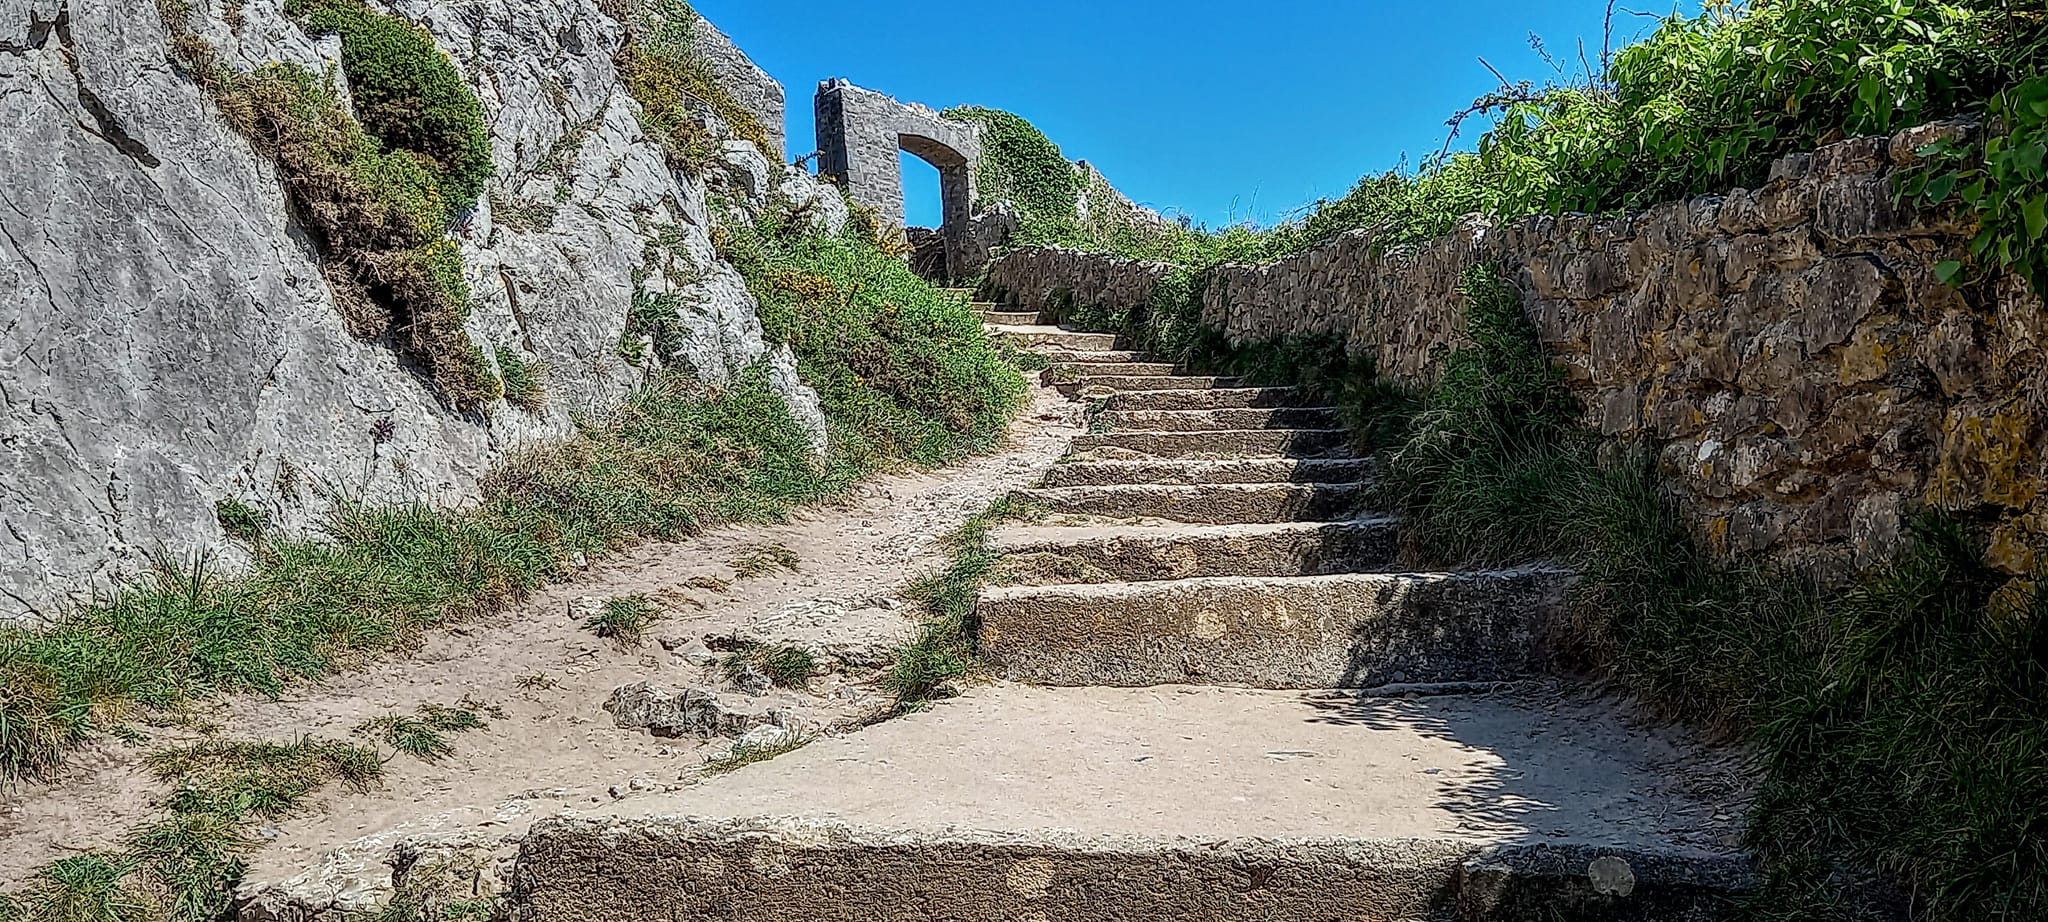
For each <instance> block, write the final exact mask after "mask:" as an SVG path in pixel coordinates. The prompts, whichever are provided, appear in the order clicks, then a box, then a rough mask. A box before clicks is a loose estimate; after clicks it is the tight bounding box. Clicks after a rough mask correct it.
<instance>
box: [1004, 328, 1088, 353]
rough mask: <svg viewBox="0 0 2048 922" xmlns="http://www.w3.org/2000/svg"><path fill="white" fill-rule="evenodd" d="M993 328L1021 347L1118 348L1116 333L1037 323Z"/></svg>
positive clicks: (1012, 343) (1084, 350)
mask: <svg viewBox="0 0 2048 922" xmlns="http://www.w3.org/2000/svg"><path fill="white" fill-rule="evenodd" d="M991 329H993V330H994V331H995V332H996V333H998V334H1000V335H1001V336H1002V337H1003V338H1004V339H1007V340H1009V342H1010V344H1011V345H1013V346H1016V347H1018V348H1020V349H1028V348H1031V347H1033V346H1053V347H1056V348H1060V349H1068V350H1072V351H1076V352H1099V351H1107V350H1110V349H1114V348H1116V334H1115V333H1076V332H1074V331H1072V330H1062V329H1060V328H1059V327H1049V326H1037V325H1031V326H998V327H992V328H991Z"/></svg>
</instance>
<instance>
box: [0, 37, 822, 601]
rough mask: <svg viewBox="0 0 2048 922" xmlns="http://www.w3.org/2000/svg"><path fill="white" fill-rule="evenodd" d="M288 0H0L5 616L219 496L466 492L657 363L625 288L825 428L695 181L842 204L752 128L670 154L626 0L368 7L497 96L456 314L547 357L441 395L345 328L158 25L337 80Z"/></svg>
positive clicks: (294, 237) (115, 561)
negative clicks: (637, 328) (683, 161)
mask: <svg viewBox="0 0 2048 922" xmlns="http://www.w3.org/2000/svg"><path fill="white" fill-rule="evenodd" d="M285 6H286V3H285V0H194V2H193V3H192V4H191V5H190V6H186V5H184V4H182V3H180V2H178V0H163V2H151V0H0V175H4V176H6V177H7V182H6V183H4V184H0V471H4V474H0V622H5V621H8V620H18V619H21V618H24V617H26V618H31V619H33V618H36V617H39V616H48V615H50V614H52V613H53V612H54V611H55V610H56V608H57V607H58V606H59V605H60V604H61V602H62V600H63V599H64V598H66V597H70V596H77V595H80V594H84V593H89V592H92V591H95V590H103V589H105V588H107V587H108V586H110V585H112V584H113V583H114V582H115V581H117V580H118V579H119V578H121V577H123V576H126V575H129V574H133V573H136V572H138V571H140V570H142V569H143V568H144V567H145V566H146V565H147V563H148V561H149V558H150V557H151V556H152V555H155V554H169V555H173V556H176V557H190V556H192V555H195V554H201V553H208V552H212V551H215V550H218V549H222V548H226V549H228V550H226V551H225V553H228V554H233V553H235V552H234V551H233V550H232V548H233V545H232V544H231V543H228V542H224V540H223V538H224V535H223V530H222V527H221V525H220V524H219V522H218V521H217V508H218V504H220V503H221V502H222V501H228V500H231V501H234V502H238V503H240V504H243V505H246V506H247V507H249V508H251V509H253V510H255V511H257V512H258V513H260V514H261V515H263V516H264V517H265V518H267V519H268V520H269V521H271V522H273V523H276V524H278V525H280V526H282V527H286V528H292V529H304V528H308V527H312V526H314V525H316V524H317V522H318V521H319V519H320V517H321V515H322V513H323V510H326V509H328V508H331V505H332V504H333V503H335V502H337V501H343V500H364V501H370V502H395V501H415V500H418V501H429V502H435V503H460V502H462V501H464V500H466V499H469V498H472V497H474V496H475V495H476V491H477V485H478V481H479V478H480V477H482V476H483V475H484V474H485V472H486V471H487V469H488V468H489V467H490V466H491V465H492V463H493V462H494V461H495V460H497V459H499V458H501V457H503V456H504V455H505V454H506V453H507V452H511V451H516V450H517V449H518V448H519V447H521V446H522V445H526V444H529V443H532V442H533V441H535V440H541V439H548V438H550V437H554V436H558V435H561V434H563V433H566V432H568V431H569V430H570V428H571V426H572V424H573V423H572V420H573V419H574V418H575V417H576V416H577V415H578V414H588V413H593V412H601V411H603V410H604V409H605V408H607V407H608V406H610V405H612V404H614V403H615V402H616V401H618V400H619V399H621V398H622V397H623V396H624V395H626V394H627V393H629V392H630V391H631V390H632V389H633V388H634V387H635V386H636V385H637V384H638V383H639V382H641V381H642V380H643V379H644V378H645V376H646V375H647V374H648V373H649V371H650V368H651V366H652V365H653V364H654V363H653V361H652V360H649V359H646V358H641V359H639V360H638V361H635V360H633V359H630V358H628V356H629V355H633V354H636V353H638V352H640V351H641V350H636V349H633V348H631V346H632V345H634V344H633V343H631V342H625V343H623V344H622V336H624V334H625V333H626V330H627V323H628V313H629V311H630V310H632V309H633V306H634V305H635V303H636V299H638V301H639V302H641V303H642V304H643V305H646V304H655V305H659V306H660V309H662V310H666V311H668V312H669V313H671V314H672V315H673V316H674V318H675V320H676V321H677V322H679V323H680V325H681V328H682V329H683V330H685V331H687V335H686V336H684V337H682V343H681V348H680V350H679V354H676V355H673V356H672V360H673V361H675V362H680V363H682V364H685V365H687V366H688V367H689V368H690V369H692V370H694V371H695V372H696V373H697V374H699V375H701V376H703V377H705V378H707V379H711V380H718V379H722V378H724V377H726V376H729V375H731V374H733V373H734V372H735V371H736V370H738V369H740V368H743V367H746V366H749V365H751V364H753V363H757V362H766V363H768V364H769V365H770V366H771V369H772V371H773V374H774V376H775V379H776V380H777V381H778V382H779V385H780V387H781V388H782V390H783V391H784V392H785V394H786V396H788V397H789V398H790V401H791V403H792V406H793V407H794V408H795V409H796V410H797V412H798V415H799V417H800V418H805V419H808V420H810V421H811V423H812V425H813V427H814V431H816V432H818V433H819V435H818V437H819V438H820V439H822V437H823V436H822V420H821V418H820V416H819V414H818V412H817V408H816V400H815V398H814V397H813V396H812V395H811V394H810V393H809V391H808V390H807V389H806V388H804V387H803V386H802V385H801V383H800V382H798V381H797V380H796V376H795V371H794V368H793V364H792V362H791V360H790V358H789V356H788V354H787V352H786V350H778V349H775V348H772V347H771V346H770V345H769V344H767V343H764V342H763V340H762V335H761V327H760V323H759V320H758V319H757V317H756V315H755V304H754V302H753V300H752V298H751V296H750V295H749V294H748V292H747V289H746V286H745V285H744V283H743V282H742V280H741V279H740V278H739V276H738V274H737V273H736V272H734V271H733V270H732V269H731V268H730V267H729V266H727V265H725V264H724V263H723V262H721V261H720V259H719V257H718V254H717V253H716V252H715V251H714V249H713V247H712V244H711V236H710V231H711V228H712V224H713V220H714V216H713V214H712V212H713V210H714V209H713V206H712V204H711V198H712V196H713V195H714V194H716V193H715V191H714V190H727V191H729V192H730V193H733V194H738V195H740V196H743V197H744V196H751V197H752V198H754V199H755V200H756V202H757V203H758V201H759V200H761V199H762V198H764V197H765V196H767V195H768V194H770V192H771V188H772V187H775V186H777V185H779V186H780V187H781V189H782V191H783V193H784V194H787V195H790V196H793V197H795V198H798V199H806V200H816V201H817V203H818V207H815V208H813V209H811V212H812V213H813V214H817V215H820V216H821V217H820V218H819V220H822V221H825V222H827V223H832V222H837V221H843V219H844V207H843V204H841V203H840V202H839V199H838V197H837V195H836V193H833V192H830V191H829V190H826V189H824V188H822V187H819V186H818V185H817V184H815V183H814V182H812V181H811V180H810V179H809V178H808V177H807V176H806V175H804V174H802V173H801V172H799V171H793V170H784V169H779V168H777V167H778V165H777V164H775V163H774V162H773V161H772V160H770V159H769V158H771V157H777V156H779V155H777V154H774V153H770V154H769V155H768V156H767V157H763V156H762V155H761V154H760V153H759V152H756V151H755V150H753V148H752V146H751V145H749V144H746V143H744V142H726V143H725V144H724V162H723V163H722V164H718V165H716V166H714V167H713V168H712V169H709V170H707V171H705V175H704V176H703V177H701V178H700V177H694V176H690V175H685V174H681V173H678V172H677V171H675V170H674V169H672V168H671V166H670V163H669V159H668V158H666V157H665V156H664V151H663V149H662V147H661V146H660V145H659V144H657V143H655V142H654V141H653V140H651V139H650V138H649V137H648V136H647V135H646V134H645V133H644V132H643V128H642V123H641V120H640V118H639V107H638V105H637V104H636V102H635V100H634V99H633V97H632V96H631V95H630V94H629V93H628V92H627V90H626V88H625V87H624V86H623V85H622V83H621V78H620V74H619V72H618V69H617V65H616V60H615V58H616V56H617V54H618V52H619V50H620V49H621V48H622V46H623V43H625V42H627V41H628V40H629V39H628V36H627V29H626V27H625V26H624V25H623V24H622V23H621V21H620V20H621V19H622V18H627V14H626V13H624V12H622V8H621V5H620V4H618V3H613V2H601V0H531V2H512V0H398V2H393V3H390V4H388V5H385V6H381V7H378V8H379V9H381V10H383V11H384V12H389V13H393V14H396V15H398V16H400V17H403V18H404V19H406V20H409V21H411V22H414V23H417V24H419V25H421V26H423V27H424V28H425V29H426V30H427V31H428V32H429V33H430V34H431V36H432V39H433V41H434V43H435V44H436V45H437V46H438V47H439V48H440V49H441V50H442V51H443V52H445V53H446V54H447V55H448V56H449V58H450V59H452V61H453V63H454V65H455V67H456V69H457V70H458V71H459V73H460V74H461V77H462V79H463V81H464V82H465V83H466V84H467V85H468V86H469V87H470V88H471V89H472V90H473V91H474V93H475V95H476V96H477V97H478V99H479V100H480V101H481V103H482V106H483V110H484V121H485V124H486V127H487V129H488V134H489V140H490V155H491V162H492V164H493V166H494V167H495V176H494V177H493V178H492V179H491V180H490V181H489V183H488V186H487V189H486V191H485V194H484V195H483V196H482V197H481V200H480V201H479V202H478V203H477V204H476V205H475V207H474V208H473V209H470V210H467V211H466V212H465V213H464V214H463V215H462V216H461V217H459V218H458V219H457V220H456V222H455V225H454V228H453V230H452V231H451V234H452V237H453V239H454V240H455V241H456V243H457V244H458V245H459V248H460V252H461V257H462V267H463V268H462V274H463V276H464V281H466V282H467V285H468V288H469V290H470V292H471V295H472V302H473V303H472V304H471V306H470V310H469V312H468V318H467V320H466V321H465V324H464V326H465V330H466V332H467V335H468V338H469V339H470V340H471V341H472V342H473V343H474V344H475V345H476V346H477V347H479V348H480V349H481V352H482V354H483V355H484V356H485V357H486V358H487V359H488V360H489V361H490V362H491V364H492V365H493V366H494V367H497V366H501V365H503V364H506V363H511V364H517V365H521V366H525V367H527V368H529V369H534V370H538V371H539V377H540V379H541V380H542V381H543V382H544V386H545V392H546V396H545V403H544V405H540V406H533V407H529V408H528V409H516V408H514V407H512V406H510V405H508V404H507V403H505V402H504V401H497V402H494V403H492V404H490V405H489V406H487V407H485V408H484V409H483V410H482V411H458V410H455V409H451V408H449V407H448V406H446V405H444V403H443V402H441V401H440V400H437V396H436V394H435V392H434V391H433V389H432V387H431V386H430V383H429V381H428V380H427V378H426V376H425V375H424V374H423V372H422V369H420V368H419V367H417V365H416V363H415V362H413V361H412V360H410V359H408V358H407V357H406V356H405V355H404V354H403V353H402V352H401V351H399V350H396V349H394V348H393V346H392V344H391V343H389V342H387V341H382V340H378V339H359V338H357V337H355V336H352V335H351V333H350V327H349V326H348V325H347V324H346V323H345V322H344V319H343V317H342V314H341V312H340V310H339V308H338V307H337V303H336V296H335V294H334V292H333V290H332V289H331V287H330V284H329V282H328V281H327V280H326V279H325V278H323V271H322V262H323V259H325V258H327V257H326V254H323V253H322V252H321V248H320V247H319V246H318V245H317V244H316V242H315V238H314V237H312V236H311V235H309V233H308V232H307V228H306V225H305V223H304V222H303V220H302V217H303V216H302V215H300V214H299V213H297V212H296V211H295V208H294V206H293V204H292V200H291V198H290V197H289V196H288V195H287V193H286V191H285V189H284V187H283V186H282V185H281V182H280V177H279V175H278V169H277V167H276V166H274V165H273V163H272V162H271V161H270V160H269V159H267V158H266V157H265V156H263V155H262V154H260V153H259V152H258V151H257V150H256V149H255V148H254V147H253V146H252V144H251V142H250V141H249V140H248V139H247V138H246V137H245V136H244V135H243V134H241V133H238V132H237V131H236V130H235V129H234V128H232V127H230V125H229V124H228V123H227V121H226V120H225V119H224V118H223V117H222V113H221V112H220V111H219V110H218V109H217V107H216V105H215V103H214V101H213V100H212V99H211V98H210V97H209V95H208V93H207V92H206V90H205V89H204V88H202V87H201V86H200V85H199V84H198V83H197V82H195V80H194V79H193V78H192V77H191V76H190V75H189V74H188V73H187V72H186V69H185V68H181V67H180V66H178V64H177V62H176V58H175V56H174V54H173V52H172V50H171V48H170V42H171V40H172V38H173V31H172V29H170V28H169V27H167V23H173V24H176V25H177V26H178V27H179V29H181V30H189V33H190V34H191V35H194V36H197V37H198V38H200V39H203V40H204V41H205V42H206V43H207V44H208V45H210V46H211V47H212V48H213V49H215V51H217V53H218V55H219V60H220V62H221V63H222V64H224V65H226V66H228V67H230V68H234V69H235V70H238V71H243V72H247V71H252V70H255V69H257V68H260V67H264V66H266V65H267V64H269V63H271V62H282V63H285V64H290V65H297V66H299V67H302V68H305V69H306V70H307V71H309V72H312V73H314V74H326V75H329V76H330V77H331V78H332V79H335V80H336V81H338V82H340V83H342V84H344V85H345V83H346V81H347V78H348V73H347V69H346V67H344V66H343V63H342V57H343V56H342V55H341V49H340V45H339V43H338V42H337V41H336V40H335V39H333V38H328V39H325V40H316V39H315V38H314V37H312V36H311V35H309V34H308V32H306V31H305V30H303V29H302V28H301V27H300V25H298V24H297V23H296V22H295V21H294V20H293V19H292V18H291V17H289V16H288V15H287V14H286V11H285ZM734 54H737V52H736V51H735V52H734ZM739 60H743V56H741V57H740V58H739ZM722 66H728V67H735V68H736V67H738V63H737V62H736V61H733V60H727V61H726V62H724V65H722ZM748 66H751V65H748ZM757 70H758V69H756V71H757ZM754 92H757V93H759V92H762V91H760V90H759V88H758V87H756V88H755V90H754ZM777 128H778V131H779V125H778V126H777ZM642 309H643V310H645V309H646V308H645V307H643V308H642ZM622 346H623V347H622ZM499 370H500V371H501V372H502V371H503V370H504V369H503V368H499ZM528 403H532V401H528ZM230 562H231V561H230Z"/></svg>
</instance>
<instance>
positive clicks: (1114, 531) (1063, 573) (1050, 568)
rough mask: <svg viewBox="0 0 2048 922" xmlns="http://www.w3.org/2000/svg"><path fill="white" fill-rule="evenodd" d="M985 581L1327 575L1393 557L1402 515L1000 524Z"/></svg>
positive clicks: (1367, 568)
mask: <svg viewBox="0 0 2048 922" xmlns="http://www.w3.org/2000/svg"><path fill="white" fill-rule="evenodd" d="M992 540H993V543H994V547H995V549H996V551H998V552H999V553H1001V554H1003V555H1004V558H1003V559H1002V560H1001V561H1000V562H999V563H998V564H997V567H996V570H995V572H994V573H993V574H992V575H991V576H990V579H989V583H988V585H990V586H1013V585H1046V584H1051V583H1082V582H1089V583H1099V582H1153V581H1162V580H1178V579H1192V578H1196V577H1204V576H1324V575H1329V574H1333V573H1367V572H1373V571H1377V570H1384V569H1387V568H1389V567H1391V566H1392V565H1393V564H1394V560H1395V554H1396V552H1397V551H1398V549H1399V545H1400V527H1399V522H1398V521H1397V520H1395V519H1392V518H1385V517H1382V518H1372V519H1358V520H1354V521H1349V522H1280V523H1274V524H1257V525H1169V526H1159V525H1145V526H1135V527H1133V526H1128V525H1084V526H1078V527H1074V526H1067V527H1062V526H1059V525H1022V526H1017V525H1013V526H1006V527H1004V528H1000V529H997V531H996V533H995V534H994V536H993V539H992Z"/></svg>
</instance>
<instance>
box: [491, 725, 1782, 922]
mask: <svg viewBox="0 0 2048 922" xmlns="http://www.w3.org/2000/svg"><path fill="white" fill-rule="evenodd" d="M1620 711H1621V709H1619V708H1617V707H1615V706H1614V705H1613V703H1612V702H1606V701H1599V700H1588V699H1584V698H1578V697H1572V696H1564V695H1560V694H1557V693H1555V692H1552V691H1550V690H1549V689H1547V688H1544V687H1540V686H1538V687H1526V686H1522V687H1510V688H1505V689H1501V690H1497V691H1495V692H1493V693H1491V694H1477V693H1473V694H1440V695H1431V696H1420V697H1380V696H1361V695H1356V694H1328V693H1324V694H1302V693H1299V692H1261V691H1250V690H1244V689H1226V688H1158V689H1102V688H1091V689H1048V688H1028V687H1019V686H1013V685H995V686H989V687H978V688H973V689H970V690H969V691H968V692H967V693H966V694H965V695H964V696H962V697H959V698H954V699H951V700H947V701H941V702H937V703H936V704H934V705H932V706H931V707H930V708H929V709H928V710H926V711H924V712H922V713H916V714H910V715H908V716H905V717H901V718H898V719H895V720H890V721H886V722H883V723H879V724H875V725H873V726H870V727H868V728H866V729H864V730H861V731H859V732H856V733H849V734H845V735H841V736H834V737H828V738H824V739H820V740H817V741H816V742H813V743H811V744H810V745H808V746H805V747H804V748H802V749H798V750H796V751H795V752H791V753H788V754H785V755H781V756H778V757H776V758H774V759H770V760H768V761H765V762H759V763H756V764H754V765H749V766H747V767H745V768H742V769H740V770H738V771H736V772H732V773H730V774H726V775H721V776H717V777H713V778H709V779H706V780H704V781H703V782H702V783H699V784H695V785H692V786H690V787H688V788H685V789H683V790H681V791H678V792H675V793H668V794H657V795H647V796H640V797H629V798H627V799H624V800H621V801H618V802H617V803H609V804H604V805H601V806H600V805H593V806H592V807H591V808H590V809H589V810H587V811H582V812H581V813H579V814H578V815H573V816H555V817H548V818H545V819H541V820H539V821H538V822H536V823H535V824H534V825H533V827H532V829H531V831H530V832H529V833H528V834H527V835H525V836H524V837H523V839H522V840H521V842H520V844H519V852H518V855H517V858H516V874H515V876H516V878H517V880H518V884H517V886H516V887H515V889H514V892H513V897H512V898H513V901H514V903H515V905H514V910H515V918H520V919H524V920H527V922H585V920H593V919H635V920H646V922H683V920H704V922H742V920H749V922H798V920H801V922H912V920H917V922H922V920H948V922H982V920H1009V919H1116V920H1127V922H1181V920H1219V922H1220V920H1231V922H1237V920H1245V922H1358V920H1376V922H1388V920H1405V922H1420V920H1431V922H1527V920H1535V919H1571V920H1574V922H1651V920H1655V922H1709V920H1715V919H1721V918H1726V917H1727V916H1726V915H1725V911H1724V910H1723V909H1722V906H1721V904H1723V903H1725V902H1727V901H1729V900H1731V899H1734V898H1737V897H1740V896H1742V895H1745V894H1747V893H1749V892H1751V891H1753V890H1754V888H1755V887H1756V886H1757V881H1756V875H1755V873H1754V871H1753V870H1752V866H1751V864H1750V862H1749V861H1748V860H1747V859H1746V858H1745V856H1743V855H1742V854H1741V853H1740V852H1739V851H1737V849H1736V847H1735V846H1733V845H1731V844H1729V843H1731V842H1733V841H1734V840H1735V839H1736V838H1738V837H1739V835H1740V829H1739V820H1736V819H1732V818H1731V819H1729V820H1716V819H1714V818H1713V817H1715V816H1716V815H1723V816H1726V815H1728V813H1730V812H1732V813H1739V812H1740V811H1728V812H1723V811H1722V810H1721V808H1720V807H1719V806H1718V805H1717V804H1716V803H1715V802H1713V801H1711V800H1709V799H1707V795H1706V794H1705V793H1704V792H1709V791H1718V792H1728V791H1733V792H1736V794H1735V796H1738V797H1739V796H1742V792H1743V791H1745V790H1746V789H1747V788H1748V782H1747V780H1746V779H1743V778H1740V777H1736V776H1732V773H1731V772H1729V770H1727V769H1725V768H1723V767H1722V766H1724V765H1726V764H1728V763H1730V762H1734V761H1736V760H1735V759H1734V758H1733V757H1732V756H1729V755H1727V754H1724V753H1721V752H1719V751H1718V750H1708V749H1702V748H1700V747H1696V746H1693V745H1691V744H1689V743H1688V742H1687V741H1685V740H1684V739H1683V738H1681V737H1680V736H1679V735H1678V734H1676V733H1674V732H1672V731H1669V730H1666V729H1663V728H1659V727H1655V726H1649V727H1644V726H1639V725H1638V724H1637V723H1632V722H1630V721H1628V720H1626V719H1625V718H1624V717H1623V716H1622V715H1621V713H1620Z"/></svg>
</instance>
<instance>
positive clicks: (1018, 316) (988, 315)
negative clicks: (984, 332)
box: [977, 305, 1039, 327]
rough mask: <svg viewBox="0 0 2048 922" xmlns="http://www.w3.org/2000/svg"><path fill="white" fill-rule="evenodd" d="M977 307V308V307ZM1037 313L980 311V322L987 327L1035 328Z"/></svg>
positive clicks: (1037, 319)
mask: <svg viewBox="0 0 2048 922" xmlns="http://www.w3.org/2000/svg"><path fill="white" fill-rule="evenodd" d="M977 307H979V306H978V305H977ZM1038 321H1039V316H1038V312H1037V311H996V310H987V309H981V322H982V323H983V324H986V325H988V326H1007V327H1023V326H1037V325H1038Z"/></svg>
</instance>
